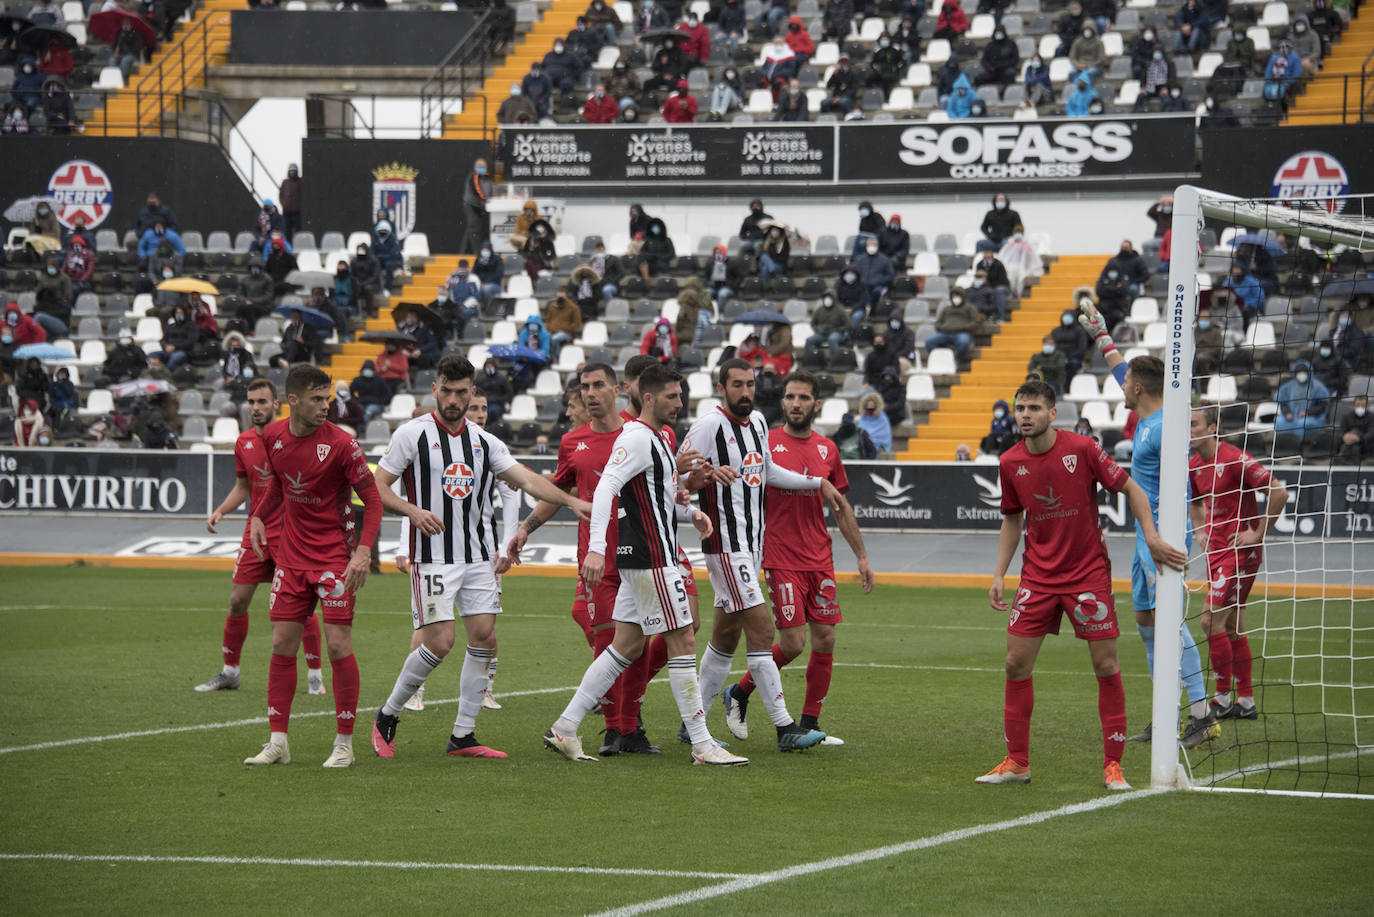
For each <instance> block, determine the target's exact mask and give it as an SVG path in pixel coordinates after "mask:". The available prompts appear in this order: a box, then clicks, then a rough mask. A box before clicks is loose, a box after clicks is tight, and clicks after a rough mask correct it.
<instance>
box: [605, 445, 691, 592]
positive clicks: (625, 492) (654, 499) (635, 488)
mask: <svg viewBox="0 0 1374 917" xmlns="http://www.w3.org/2000/svg"><path fill="white" fill-rule="evenodd" d="M677 489H678V488H677V464H676V463H675V462H674V461H673V453H672V450H671V449H669V448H668V443H667V441H666V440H665V439H664V437H663V435H662V434H661V433H659V432H658V431H657V430H654V429H653V428H651V427H649V426H648V425H646V424H645V423H643V422H642V421H639V420H632V421H630V422H629V423H627V424H625V426H624V427H622V428H621V430H620V435H619V436H618V437H616V440H615V443H614V445H612V446H611V457H610V459H609V461H607V462H606V467H605V469H604V470H603V471H602V472H601V481H600V482H599V483H598V484H597V485H596V494H595V495H594V496H593V499H592V523H591V535H590V537H589V539H588V542H587V550H588V552H592V553H596V554H601V555H603V556H604V555H605V552H606V529H607V527H608V526H609V525H610V521H611V509H612V501H613V500H614V499H615V498H616V497H617V496H619V497H620V519H619V523H618V525H617V528H616V537H617V538H618V539H619V544H618V545H617V546H616V557H615V565H616V566H617V567H625V568H630V569H639V570H653V569H657V568H661V567H672V566H676V565H677V550H678V546H677V521H678V519H679V518H681V517H683V516H685V515H686V513H687V512H688V510H687V508H686V507H683V506H680V505H678V503H677V499H676V498H677Z"/></svg>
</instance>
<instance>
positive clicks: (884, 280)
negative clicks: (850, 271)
mask: <svg viewBox="0 0 1374 917" xmlns="http://www.w3.org/2000/svg"><path fill="white" fill-rule="evenodd" d="M851 263H852V264H853V265H854V269H855V270H856V271H858V273H859V282H860V283H862V284H863V285H864V291H865V292H866V293H867V294H868V307H869V309H870V310H872V309H873V308H874V307H875V306H877V305H878V301H879V300H880V299H882V298H883V294H884V293H886V292H887V288H888V287H890V286H892V281H893V278H894V277H895V276H896V271H895V270H894V269H893V267H892V259H890V258H888V257H887V256H886V255H884V254H882V253H881V252H880V251H879V250H878V239H877V237H876V236H871V237H869V238H868V239H866V240H865V241H864V250H863V251H862V252H860V253H859V254H858V255H855V256H854V259H853V261H852V262H851Z"/></svg>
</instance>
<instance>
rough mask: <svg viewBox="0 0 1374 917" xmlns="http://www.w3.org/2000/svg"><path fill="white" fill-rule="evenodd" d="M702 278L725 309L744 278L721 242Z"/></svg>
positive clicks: (717, 301) (717, 302) (712, 252)
mask: <svg viewBox="0 0 1374 917" xmlns="http://www.w3.org/2000/svg"><path fill="white" fill-rule="evenodd" d="M770 219H771V217H770ZM701 279H702V280H703V281H705V283H706V289H707V290H708V291H710V293H711V296H712V297H713V298H714V299H715V301H716V307H717V308H719V309H724V308H725V302H726V300H728V299H729V298H730V297H731V296H734V295H735V291H736V290H738V289H739V286H740V282H741V281H742V280H743V279H744V278H743V276H742V274H741V273H740V269H739V265H738V263H736V262H732V261H731V260H730V257H729V255H728V254H727V253H726V248H725V246H724V245H723V244H720V245H717V246H716V247H715V248H714V249H712V250H711V260H710V261H709V262H707V264H706V270H705V271H704V272H703V274H702V278H701Z"/></svg>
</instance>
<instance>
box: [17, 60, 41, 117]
mask: <svg viewBox="0 0 1374 917" xmlns="http://www.w3.org/2000/svg"><path fill="white" fill-rule="evenodd" d="M43 79H44V76H43V73H42V71H40V70H39V69H38V61H36V60H35V59H34V58H33V57H32V56H30V55H25V56H24V57H22V58H20V60H19V72H18V73H16V74H15V75H14V83H13V85H12V86H11V87H10V101H12V102H18V103H19V104H20V105H23V106H24V107H25V108H26V109H28V110H29V111H30V112H32V111H34V110H35V109H37V108H38V106H39V104H40V103H41V102H42V101H43V100H42V93H43Z"/></svg>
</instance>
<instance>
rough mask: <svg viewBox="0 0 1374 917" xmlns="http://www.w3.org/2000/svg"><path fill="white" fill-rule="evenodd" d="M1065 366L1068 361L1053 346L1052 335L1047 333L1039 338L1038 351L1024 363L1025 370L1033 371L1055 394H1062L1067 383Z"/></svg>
mask: <svg viewBox="0 0 1374 917" xmlns="http://www.w3.org/2000/svg"><path fill="white" fill-rule="evenodd" d="M1067 366H1068V361H1067V360H1066V359H1065V358H1064V355H1063V354H1062V353H1060V352H1059V348H1058V347H1057V346H1055V343H1054V335H1053V334H1047V335H1045V336H1044V337H1043V338H1042V339H1041V340H1040V352H1039V353H1037V354H1035V355H1033V356H1032V357H1031V358H1030V362H1029V363H1027V364H1026V372H1027V374H1029V373H1035V374H1036V375H1038V376H1039V377H1040V378H1041V379H1043V380H1044V381H1045V382H1046V384H1048V385H1049V386H1050V387H1051V388H1053V389H1054V390H1055V392H1056V393H1057V394H1061V395H1062V394H1063V393H1064V386H1065V385H1067V384H1068V369H1067Z"/></svg>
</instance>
